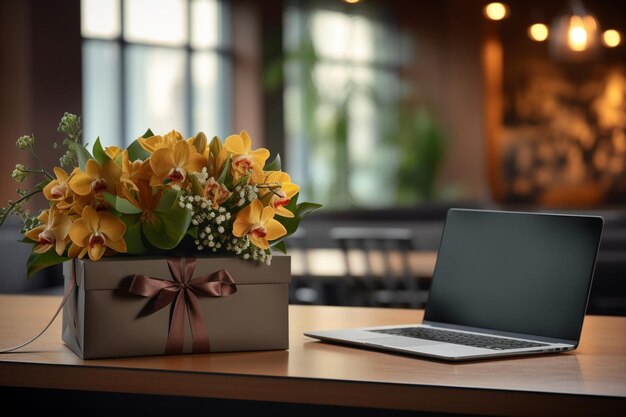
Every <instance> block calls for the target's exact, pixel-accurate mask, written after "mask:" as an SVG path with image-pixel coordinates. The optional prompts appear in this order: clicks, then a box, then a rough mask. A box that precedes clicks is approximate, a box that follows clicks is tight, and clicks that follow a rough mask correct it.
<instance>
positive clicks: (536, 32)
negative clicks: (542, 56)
mask: <svg viewBox="0 0 626 417" xmlns="http://www.w3.org/2000/svg"><path fill="white" fill-rule="evenodd" d="M549 33H550V31H549V29H548V26H546V25H544V24H543V23H535V24H534V25H531V26H530V27H529V28H528V36H530V39H532V40H534V41H537V42H543V41H545V40H546V39H548V34H549Z"/></svg>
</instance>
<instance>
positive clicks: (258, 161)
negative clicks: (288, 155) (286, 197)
mask: <svg viewBox="0 0 626 417" xmlns="http://www.w3.org/2000/svg"><path fill="white" fill-rule="evenodd" d="M224 148H225V149H226V150H227V151H228V153H230V154H231V156H232V166H231V172H232V174H233V177H234V179H235V181H238V180H239V179H240V178H241V177H242V176H244V175H246V174H248V173H250V174H251V178H252V179H253V181H254V182H255V183H257V184H258V183H260V182H263V167H264V166H265V161H266V160H267V158H269V156H270V151H268V150H267V149H265V148H259V149H256V150H254V151H253V150H252V140H251V139H250V135H248V133H247V132H246V131H245V130H244V131H242V132H241V134H240V135H231V136H229V137H227V138H226V142H224Z"/></svg>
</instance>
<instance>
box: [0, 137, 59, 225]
mask: <svg viewBox="0 0 626 417" xmlns="http://www.w3.org/2000/svg"><path fill="white" fill-rule="evenodd" d="M29 151H30V153H31V154H33V156H34V157H35V159H36V160H37V164H39V171H29V172H39V173H41V174H44V175H45V176H46V177H48V178H50V179H51V180H54V177H53V176H52V175H51V174H50V173H49V172H48V171H46V170H45V169H43V162H41V159H40V158H39V157H38V156H37V154H36V153H35V152H33V150H32V148H31V149H29ZM0 224H1V223H0Z"/></svg>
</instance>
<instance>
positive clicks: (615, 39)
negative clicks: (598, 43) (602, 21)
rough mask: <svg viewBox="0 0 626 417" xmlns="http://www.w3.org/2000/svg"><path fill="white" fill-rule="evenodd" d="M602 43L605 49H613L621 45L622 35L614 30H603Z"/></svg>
mask: <svg viewBox="0 0 626 417" xmlns="http://www.w3.org/2000/svg"><path fill="white" fill-rule="evenodd" d="M602 43H603V44H604V46H606V47H607V48H615V47H616V46H619V44H620V43H622V35H620V33H619V32H618V31H616V30H615V29H609V30H605V31H604V33H603V34H602Z"/></svg>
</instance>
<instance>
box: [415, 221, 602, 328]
mask: <svg viewBox="0 0 626 417" xmlns="http://www.w3.org/2000/svg"><path fill="white" fill-rule="evenodd" d="M602 226H603V220H602V218H600V217H594V216H569V215H550V214H534V213H510V212H496V211H493V212H492V211H480V210H461V209H452V210H450V211H449V212H448V217H447V219H446V224H445V227H444V232H443V236H442V240H441V246H440V248H439V255H438V258H437V266H436V268H435V273H434V277H433V283H432V286H431V290H430V295H429V298H428V304H427V306H426V314H425V317H424V319H425V320H426V321H432V322H440V323H448V324H453V325H461V326H471V327H479V328H484V329H494V330H501V331H506V332H514V333H524V334H529V335H536V336H545V337H550V338H556V339H566V340H578V339H579V337H580V331H581V327H582V322H583V318H584V314H585V309H586V305H587V298H588V294H589V289H590V284H591V276H592V274H593V268H594V265H595V259H596V254H597V250H598V245H599V242H600V235H601V232H602Z"/></svg>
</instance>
